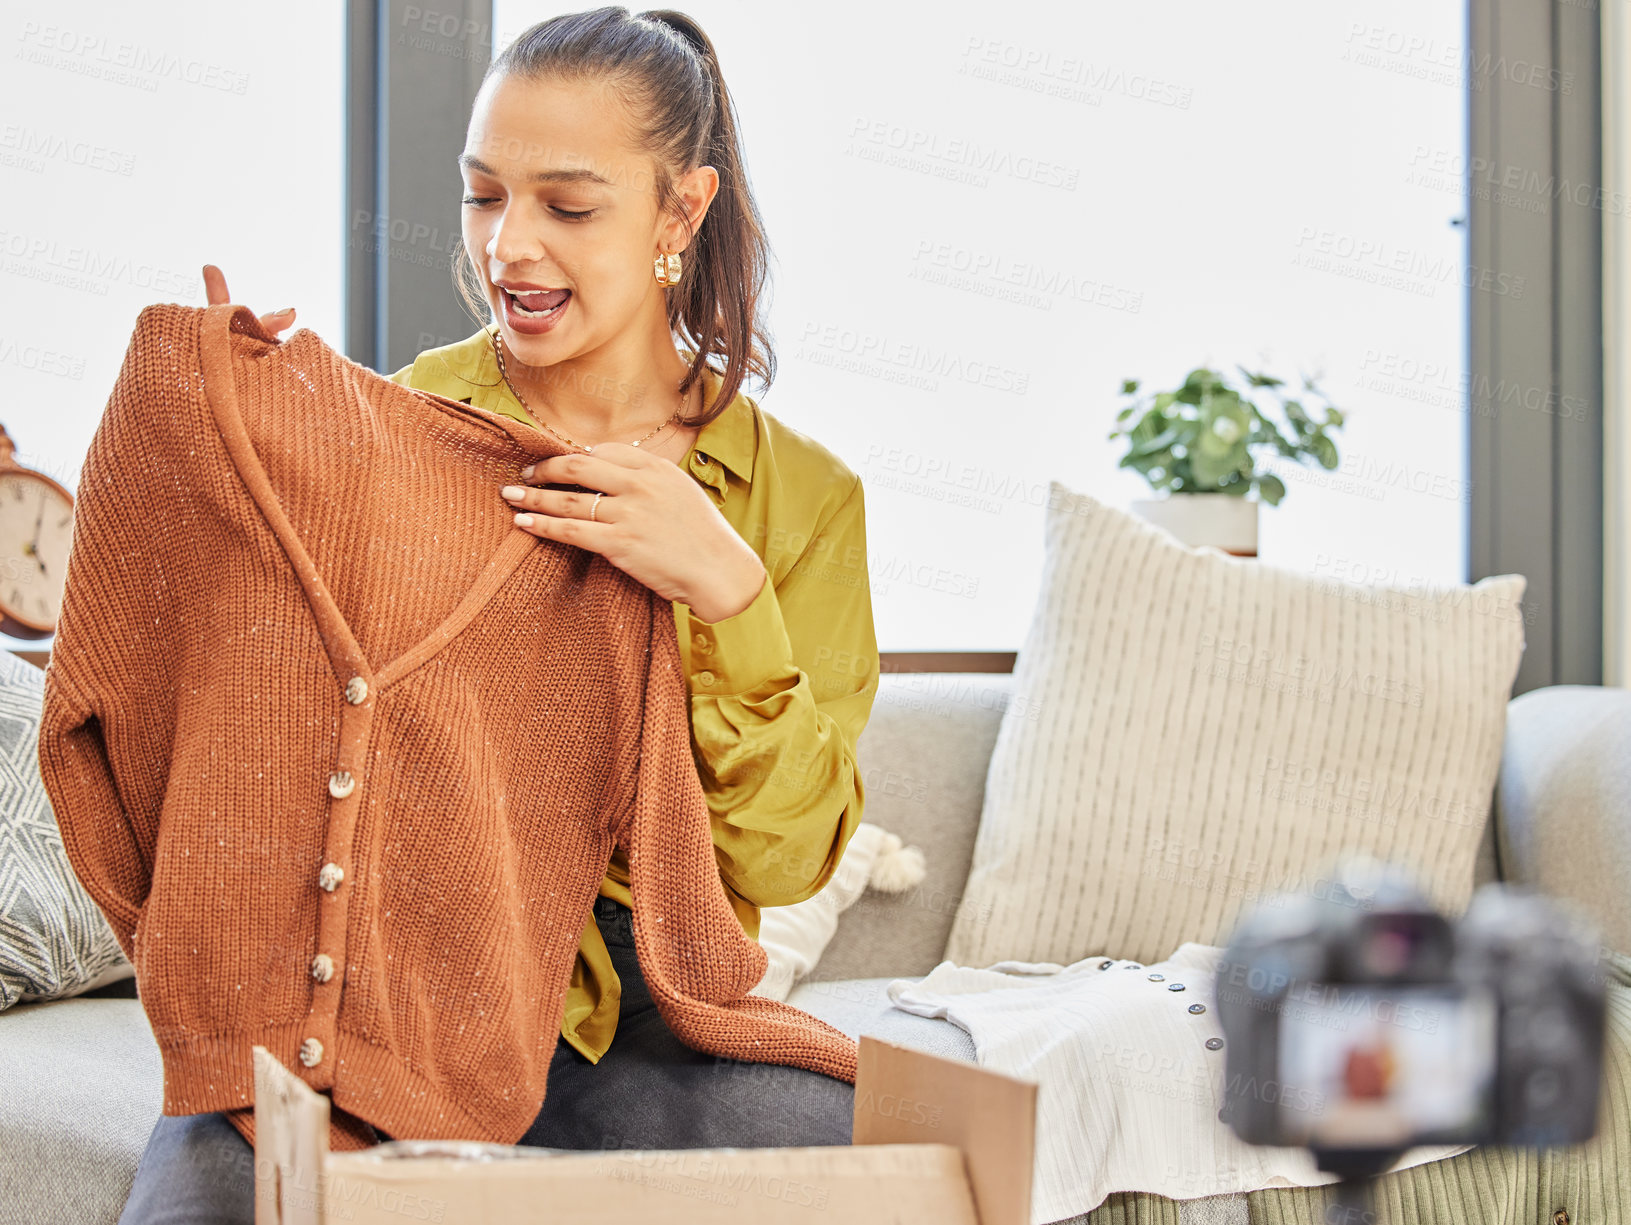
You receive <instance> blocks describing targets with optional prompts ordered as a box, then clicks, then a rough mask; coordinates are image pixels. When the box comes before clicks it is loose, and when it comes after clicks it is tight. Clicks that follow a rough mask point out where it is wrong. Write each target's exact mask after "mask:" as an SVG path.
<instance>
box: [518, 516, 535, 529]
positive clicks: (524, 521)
mask: <svg viewBox="0 0 1631 1225" xmlns="http://www.w3.org/2000/svg"><path fill="white" fill-rule="evenodd" d="M515 526H516V527H531V526H532V516H531V515H517V516H516V517H515Z"/></svg>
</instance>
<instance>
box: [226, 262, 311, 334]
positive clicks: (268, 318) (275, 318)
mask: <svg viewBox="0 0 1631 1225" xmlns="http://www.w3.org/2000/svg"><path fill="white" fill-rule="evenodd" d="M204 297H205V298H206V299H207V300H208V301H209V304H210V305H211V306H220V305H221V304H222V303H225V302H230V301H232V296H231V295H230V294H228V293H227V278H226V274H225V273H224V272H222V271H221V270H220V269H219V268H217V267H216V266H215V265H214V264H205V265H204ZM260 321H261V326H262V327H264V328H265V329H266V330H267V331H268V332H270V333H272V335H274V336H276V335H277V334H278V333H279V332H282V331H286V330H288V328H289V326H290V325H291V324H293V323H294V307H292V306H286V307H284V308H283V309H282V310H280V311H273V312H272V313H271V314H270V315H262V316H261V317H260Z"/></svg>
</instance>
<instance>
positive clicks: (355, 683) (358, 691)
mask: <svg viewBox="0 0 1631 1225" xmlns="http://www.w3.org/2000/svg"><path fill="white" fill-rule="evenodd" d="M345 700H346V701H348V702H350V703H351V704H352V705H353V706H361V705H362V704H363V703H364V702H366V701H367V700H368V682H367V681H365V680H363V679H362V677H360V676H353V677H352V678H351V679H350V680H348V681H347V682H346V683H345Z"/></svg>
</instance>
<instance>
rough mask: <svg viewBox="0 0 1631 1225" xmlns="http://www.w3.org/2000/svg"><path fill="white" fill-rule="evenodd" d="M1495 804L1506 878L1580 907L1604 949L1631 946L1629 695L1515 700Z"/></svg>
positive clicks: (1574, 688) (1567, 693)
mask: <svg viewBox="0 0 1631 1225" xmlns="http://www.w3.org/2000/svg"><path fill="white" fill-rule="evenodd" d="M1495 804H1496V810H1497V814H1498V818H1499V828H1500V854H1501V876H1502V878H1503V879H1505V880H1508V881H1512V882H1514V883H1516V884H1522V885H1528V886H1531V887H1533V888H1537V889H1542V890H1545V891H1546V892H1547V893H1551V894H1553V895H1555V896H1558V897H1562V898H1567V899H1568V900H1570V901H1572V902H1574V903H1576V904H1577V905H1578V906H1579V907H1580V909H1582V910H1583V911H1584V912H1585V913H1586V914H1587V915H1589V916H1590V917H1591V919H1592V920H1593V921H1594V922H1596V923H1597V924H1598V925H1599V926H1600V927H1601V928H1602V939H1603V943H1605V944H1607V945H1608V946H1609V947H1610V948H1612V949H1621V950H1631V893H1628V892H1627V889H1626V878H1627V876H1628V875H1631V690H1626V689H1599V688H1596V687H1594V686H1585V685H1555V686H1552V687H1550V688H1547V689H1536V690H1534V691H1532V692H1530V693H1526V694H1523V695H1522V696H1520V697H1517V698H1514V699H1513V700H1512V701H1511V702H1510V703H1509V704H1508V706H1507V711H1506V742H1505V744H1504V745H1503V746H1502V752H1501V774H1500V780H1499V783H1498V784H1497V787H1496V792H1495Z"/></svg>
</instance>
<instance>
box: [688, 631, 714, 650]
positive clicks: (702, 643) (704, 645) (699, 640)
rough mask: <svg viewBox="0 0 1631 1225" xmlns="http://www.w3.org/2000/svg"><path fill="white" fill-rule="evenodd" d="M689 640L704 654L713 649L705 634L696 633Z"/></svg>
mask: <svg viewBox="0 0 1631 1225" xmlns="http://www.w3.org/2000/svg"><path fill="white" fill-rule="evenodd" d="M691 641H692V642H693V643H695V644H696V648H697V650H699V651H701V652H702V653H703V654H704V655H706V654H707V653H708V652H709V651H711V650H713V649H714V647H713V643H711V642H709V641H708V635H707V634H698V635H697V636H696V637H695V638H693V639H691Z"/></svg>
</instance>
